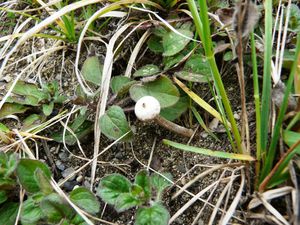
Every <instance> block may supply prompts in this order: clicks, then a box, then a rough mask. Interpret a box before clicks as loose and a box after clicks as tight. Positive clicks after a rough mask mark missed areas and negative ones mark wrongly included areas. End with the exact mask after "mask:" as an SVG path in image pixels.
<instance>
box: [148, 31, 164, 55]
mask: <svg viewBox="0 0 300 225" xmlns="http://www.w3.org/2000/svg"><path fill="white" fill-rule="evenodd" d="M147 45H148V48H149V49H150V50H151V51H152V52H154V53H162V52H163V51H164V49H163V46H162V43H161V38H160V37H158V36H156V35H152V36H151V37H150V38H149V40H148V41H147Z"/></svg>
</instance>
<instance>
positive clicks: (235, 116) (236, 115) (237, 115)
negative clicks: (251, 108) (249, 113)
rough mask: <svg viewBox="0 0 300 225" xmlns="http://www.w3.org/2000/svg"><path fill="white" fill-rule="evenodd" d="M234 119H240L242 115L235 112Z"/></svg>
mask: <svg viewBox="0 0 300 225" xmlns="http://www.w3.org/2000/svg"><path fill="white" fill-rule="evenodd" d="M233 117H234V119H236V120H239V119H240V118H241V117H240V115H239V114H237V113H235V114H233Z"/></svg>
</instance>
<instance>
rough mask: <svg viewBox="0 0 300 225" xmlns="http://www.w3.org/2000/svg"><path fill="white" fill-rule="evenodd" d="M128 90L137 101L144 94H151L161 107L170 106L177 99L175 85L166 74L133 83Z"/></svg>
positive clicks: (177, 92) (177, 94) (177, 93)
mask: <svg viewBox="0 0 300 225" xmlns="http://www.w3.org/2000/svg"><path fill="white" fill-rule="evenodd" d="M129 92H130V97H131V98H132V99H133V100H134V101H138V100H139V99H140V98H142V97H144V96H149V95H150V96H153V97H154V98H156V99H157V100H158V101H159V103H160V107H161V108H166V107H169V106H172V105H174V104H175V103H176V102H177V101H178V100H179V91H178V89H177V87H176V86H175V85H174V84H173V83H172V81H171V80H170V79H169V78H168V77H166V76H160V77H159V78H158V79H156V80H155V81H151V82H148V83H145V84H135V85H133V86H132V87H131V88H130V90H129Z"/></svg>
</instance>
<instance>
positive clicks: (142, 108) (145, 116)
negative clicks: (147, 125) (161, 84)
mask: <svg viewBox="0 0 300 225" xmlns="http://www.w3.org/2000/svg"><path fill="white" fill-rule="evenodd" d="M134 112H135V115H136V117H137V118H138V119H139V120H142V121H147V120H152V119H154V118H155V117H156V116H157V115H159V113H160V104H159V101H158V100H157V99H156V98H154V97H152V96H144V97H142V98H140V99H139V100H138V101H137V102H136V104H135V108H134Z"/></svg>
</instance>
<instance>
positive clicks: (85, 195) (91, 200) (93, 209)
mask: <svg viewBox="0 0 300 225" xmlns="http://www.w3.org/2000/svg"><path fill="white" fill-rule="evenodd" d="M70 199H71V201H72V202H73V203H75V204H76V205H77V206H78V207H80V208H81V209H83V210H85V211H86V212H88V213H91V214H96V213H97V212H99V209H100V203H99V201H98V200H97V198H96V197H95V196H94V194H93V193H92V192H91V191H89V190H88V189H86V188H84V187H78V188H76V189H74V190H73V191H72V192H71V193H70Z"/></svg>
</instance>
